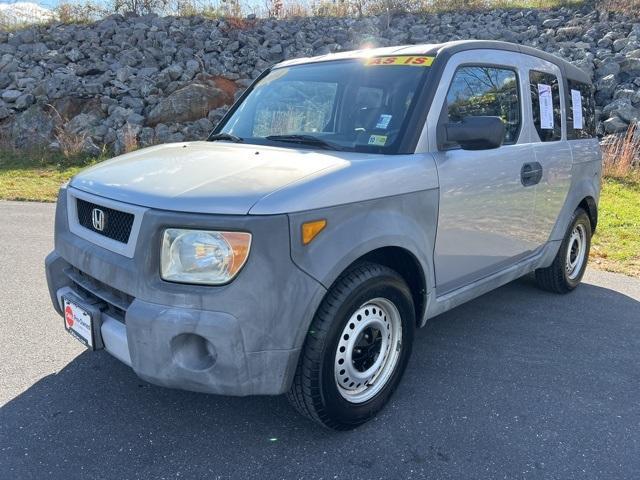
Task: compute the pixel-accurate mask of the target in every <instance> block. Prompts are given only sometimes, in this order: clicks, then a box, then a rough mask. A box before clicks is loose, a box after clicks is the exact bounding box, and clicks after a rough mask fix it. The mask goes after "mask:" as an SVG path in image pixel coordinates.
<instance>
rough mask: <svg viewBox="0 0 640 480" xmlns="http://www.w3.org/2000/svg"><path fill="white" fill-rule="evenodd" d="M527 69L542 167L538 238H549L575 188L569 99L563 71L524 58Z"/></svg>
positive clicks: (537, 205)
mask: <svg viewBox="0 0 640 480" xmlns="http://www.w3.org/2000/svg"><path fill="white" fill-rule="evenodd" d="M523 59H524V60H523V61H525V62H526V66H527V73H526V76H527V79H528V82H529V95H527V98H526V101H527V102H529V104H530V108H531V113H532V117H533V128H532V131H531V136H532V144H531V145H532V148H533V153H534V156H535V160H536V162H537V163H538V164H539V165H541V166H542V178H541V180H540V182H539V183H538V185H537V186H536V201H535V225H536V229H535V238H536V240H537V241H538V242H540V243H544V242H546V241H547V240H548V239H549V236H550V234H551V230H552V229H553V226H554V225H555V223H556V220H557V218H558V215H559V214H560V210H561V209H562V206H563V205H564V202H565V199H566V198H567V194H568V193H569V187H570V185H571V163H572V155H571V147H570V146H569V143H568V141H567V125H566V123H567V122H566V118H567V115H566V108H565V106H566V99H565V89H564V88H563V79H562V76H561V73H560V69H559V68H558V67H557V66H556V65H554V64H552V63H550V62H547V61H545V60H542V59H540V58H537V57H532V56H528V55H523Z"/></svg>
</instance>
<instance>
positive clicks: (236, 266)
mask: <svg viewBox="0 0 640 480" xmlns="http://www.w3.org/2000/svg"><path fill="white" fill-rule="evenodd" d="M250 247H251V234H250V233H245V232H212V231H207V230H184V229H181V228H167V229H166V230H165V231H164V235H163V237H162V253H161V259H160V274H161V276H162V278H163V279H164V280H168V281H170V282H181V283H197V284H204V285H221V284H224V283H227V282H230V281H231V280H233V277H235V276H236V275H237V274H238V272H239V271H240V269H241V268H242V267H243V265H244V264H245V262H246V261H247V257H248V256H249V248H250Z"/></svg>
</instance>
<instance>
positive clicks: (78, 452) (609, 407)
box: [0, 277, 640, 478]
mask: <svg viewBox="0 0 640 480" xmlns="http://www.w3.org/2000/svg"><path fill="white" fill-rule="evenodd" d="M638 338H640V303H639V302H638V301H636V300H634V299H632V298H630V297H628V296H626V295H623V294H621V293H618V292H615V291H612V290H609V289H606V288H602V287H597V286H593V285H589V284H583V285H582V286H581V287H580V288H579V289H578V290H577V291H575V292H573V293H571V294H569V295H566V296H560V295H554V294H549V293H545V292H542V291H540V290H538V289H536V288H535V286H534V285H533V281H532V280H531V278H530V277H525V278H523V279H520V280H518V281H516V282H514V283H512V284H510V285H507V286H505V287H502V288H500V289H498V290H496V291H494V292H491V293H489V294H487V295H484V296H483V297H481V298H478V299H476V300H474V301H472V302H469V303H467V304H465V305H463V306H461V307H458V308H456V309H454V310H452V311H450V312H448V313H446V314H443V315H441V316H439V317H437V318H434V319H432V320H430V321H429V323H428V325H427V326H426V328H425V329H422V330H419V331H418V332H417V336H416V341H415V344H414V352H413V357H412V360H411V362H410V365H409V368H408V370H407V372H406V374H405V377H404V379H403V382H402V383H401V386H400V387H399V389H398V391H397V392H396V394H395V395H394V397H393V398H392V400H391V402H390V404H389V405H388V406H387V408H386V409H385V410H384V411H383V412H382V413H381V414H380V415H378V417H376V418H375V419H374V420H373V421H371V422H370V423H369V424H367V425H365V426H363V427H361V428H359V429H357V430H354V431H352V432H346V433H336V432H331V431H328V430H324V429H322V428H320V427H317V426H316V425H314V424H312V423H311V422H309V421H307V420H305V419H304V418H302V417H300V416H298V415H297V414H296V413H295V412H294V411H293V409H291V408H290V407H289V405H288V403H287V401H286V399H285V398H284V397H248V398H231V397H219V396H210V395H204V394H197V393H190V392H183V391H178V390H170V389H164V388H159V387H155V386H152V385H149V384H147V383H145V382H144V381H142V380H140V379H138V378H137V377H136V376H135V374H134V373H133V372H132V371H131V370H130V369H129V368H128V367H126V366H124V365H122V364H121V363H119V362H118V361H117V360H115V359H113V358H112V357H111V356H110V355H108V354H106V353H104V352H98V353H90V352H85V353H83V354H81V355H79V356H78V357H76V358H75V359H74V360H73V361H72V362H70V363H69V364H68V365H67V366H66V367H65V368H64V369H63V370H62V371H60V372H58V373H57V374H53V375H49V376H47V377H45V378H43V379H41V380H40V381H38V382H36V383H35V384H34V385H32V386H31V387H30V388H29V389H27V390H26V391H25V392H23V393H22V394H20V395H18V396H17V397H15V398H14V399H12V400H11V401H9V402H8V403H7V404H6V405H4V406H3V407H2V408H1V409H0V470H2V471H4V472H5V473H6V474H9V475H10V477H7V478H31V477H34V476H38V477H39V478H41V477H42V476H52V477H55V478H58V477H64V478H79V477H85V478H102V477H104V478H131V477H135V478H160V477H175V476H183V477H199V478H202V477H203V476H208V475H219V476H221V477H235V478H251V477H254V476H255V478H270V477H276V476H277V477H291V478H298V477H302V476H307V477H313V478H315V477H320V476H329V477H330V478H333V474H334V473H338V472H340V473H341V474H342V476H343V477H345V478H359V477H366V476H371V475H374V476H376V477H379V476H383V477H385V478H395V477H397V478H407V475H408V474H409V473H410V472H414V473H415V472H420V471H422V470H424V471H429V472H431V473H437V472H438V471H440V472H441V473H443V474H444V473H447V474H448V475H453V476H454V477H455V476H460V475H464V474H465V472H467V473H468V471H467V470H465V469H466V468H470V466H473V469H474V470H471V471H477V472H480V471H482V472H484V473H486V476H485V477H488V476H490V474H491V472H496V473H498V472H499V473H500V476H503V475H505V476H507V477H509V476H510V473H513V474H514V476H515V475H521V472H522V471H523V470H522V469H523V468H525V466H527V468H530V469H533V470H535V469H543V470H544V469H547V470H546V471H547V473H548V472H557V471H558V470H557V469H565V470H566V469H567V468H569V469H570V471H571V472H574V473H575V472H579V471H583V470H584V469H585V468H586V467H593V468H596V467H597V468H599V469H600V471H603V472H607V471H613V470H607V468H608V467H610V468H611V469H614V468H616V465H617V466H620V465H623V464H624V465H629V468H634V469H635V470H636V471H637V467H638V459H637V458H635V457H634V456H633V448H632V447H633V445H632V444H634V443H635V444H636V447H637V443H636V442H640V436H639V434H638V429H637V426H638V421H639V420H640V411H639V409H638V401H637V392H638V386H639V385H640V377H639V375H638V373H637V372H638V369H637V366H638V364H639V361H640V349H639V348H638ZM632 424H635V425H636V429H635V433H633V432H630V431H629V425H632ZM630 436H631V437H632V438H630ZM630 440H633V441H632V442H630ZM350 452H351V453H350ZM581 452H587V453H589V452H590V454H591V456H589V455H587V456H586V457H585V456H584V455H582V456H581ZM594 452H598V454H597V456H595V455H593V454H594ZM636 453H637V451H636ZM632 458H635V460H631V459H632ZM589 462H591V463H589ZM633 463H635V467H634V466H633V465H632V464H633ZM265 469H266V470H265ZM475 469H482V470H475ZM594 471H596V472H597V471H598V470H594ZM269 472H270V473H269ZM566 478H568V477H566ZM619 478H622V477H619Z"/></svg>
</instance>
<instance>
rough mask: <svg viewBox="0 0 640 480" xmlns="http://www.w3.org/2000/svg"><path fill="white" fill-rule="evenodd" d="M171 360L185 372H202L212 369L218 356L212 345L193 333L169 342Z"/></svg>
mask: <svg viewBox="0 0 640 480" xmlns="http://www.w3.org/2000/svg"><path fill="white" fill-rule="evenodd" d="M171 352H172V354H173V360H174V361H175V362H176V363H177V364H178V365H179V366H180V367H182V368H184V369H187V370H195V371H202V370H207V369H209V368H211V367H213V366H214V365H215V363H216V359H217V357H218V354H217V352H216V349H215V347H214V346H213V344H212V343H211V342H210V341H209V340H207V339H206V338H204V337H202V336H200V335H196V334H195V333H182V334H180V335H178V336H176V337H173V339H172V340H171Z"/></svg>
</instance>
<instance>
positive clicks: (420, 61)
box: [364, 55, 435, 67]
mask: <svg viewBox="0 0 640 480" xmlns="http://www.w3.org/2000/svg"><path fill="white" fill-rule="evenodd" d="M434 58H435V57H420V56H411V55H396V56H387V57H371V58H367V59H365V61H364V64H365V65H367V66H372V65H401V66H402V65H404V66H411V67H430V66H431V64H432V63H433V59H434Z"/></svg>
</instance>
